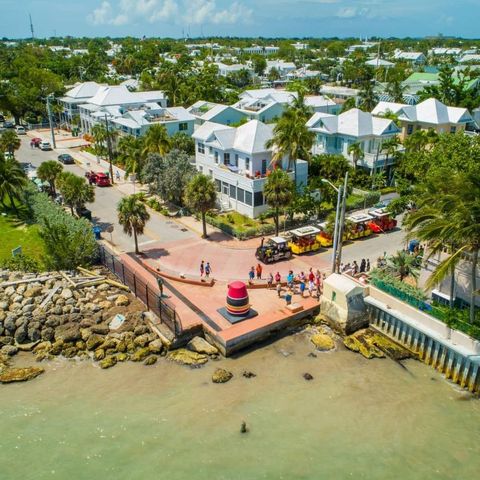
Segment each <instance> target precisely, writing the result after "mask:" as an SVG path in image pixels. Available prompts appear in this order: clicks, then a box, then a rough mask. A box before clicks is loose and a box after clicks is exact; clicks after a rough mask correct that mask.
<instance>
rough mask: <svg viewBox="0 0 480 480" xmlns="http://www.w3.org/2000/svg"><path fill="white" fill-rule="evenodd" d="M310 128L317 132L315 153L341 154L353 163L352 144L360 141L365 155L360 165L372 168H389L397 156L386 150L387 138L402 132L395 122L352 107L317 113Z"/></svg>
mask: <svg viewBox="0 0 480 480" xmlns="http://www.w3.org/2000/svg"><path fill="white" fill-rule="evenodd" d="M307 127H308V128H309V130H311V131H312V132H315V134H316V140H315V145H314V147H313V153H314V154H323V153H330V154H339V155H343V156H344V157H345V158H347V159H348V160H350V161H351V162H352V163H353V160H354V159H353V155H352V154H350V153H349V151H348V150H349V147H350V146H351V145H353V144H360V146H361V148H362V152H363V158H360V159H358V163H357V166H359V167H363V168H366V169H368V170H369V171H371V170H377V169H378V168H384V169H386V168H388V167H391V165H392V164H393V161H394V159H393V158H391V157H390V158H388V161H387V155H386V153H385V152H384V151H383V150H382V145H383V143H384V142H385V141H386V140H389V139H391V138H392V137H394V136H395V135H397V134H399V133H400V129H399V128H398V127H397V126H396V125H395V122H393V121H392V120H389V119H385V118H378V117H374V116H373V115H372V114H371V113H367V112H363V111H362V110H359V109H358V108H352V109H351V110H348V111H347V112H344V113H341V114H340V115H331V114H327V113H315V114H314V115H313V116H312V117H311V118H310V119H309V120H308V122H307Z"/></svg>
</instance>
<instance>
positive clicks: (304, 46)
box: [290, 42, 309, 50]
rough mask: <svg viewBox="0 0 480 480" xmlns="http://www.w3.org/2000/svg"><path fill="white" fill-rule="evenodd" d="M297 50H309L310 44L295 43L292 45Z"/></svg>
mask: <svg viewBox="0 0 480 480" xmlns="http://www.w3.org/2000/svg"><path fill="white" fill-rule="evenodd" d="M290 45H291V46H292V47H293V48H294V49H295V50H307V49H308V46H309V45H308V43H300V42H295V43H291V44H290Z"/></svg>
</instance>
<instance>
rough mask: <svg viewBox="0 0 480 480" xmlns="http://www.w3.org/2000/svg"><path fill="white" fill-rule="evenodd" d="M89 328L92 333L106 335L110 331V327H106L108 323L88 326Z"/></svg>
mask: <svg viewBox="0 0 480 480" xmlns="http://www.w3.org/2000/svg"><path fill="white" fill-rule="evenodd" d="M90 330H91V331H92V332H93V333H98V334H99V335H108V333H109V332H110V329H109V328H108V325H102V324H99V325H92V326H91V327H90Z"/></svg>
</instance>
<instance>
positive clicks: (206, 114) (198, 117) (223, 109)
mask: <svg viewBox="0 0 480 480" xmlns="http://www.w3.org/2000/svg"><path fill="white" fill-rule="evenodd" d="M187 111H188V113H190V114H191V115H193V116H194V117H195V126H200V125H203V124H204V123H205V122H213V123H219V124H221V125H232V124H236V123H239V122H241V121H242V120H244V119H247V118H248V117H247V115H246V114H245V113H244V112H241V111H240V110H238V109H236V108H234V107H231V106H229V105H222V104H220V103H212V102H205V101H203V100H199V101H198V102H195V103H194V104H193V105H192V106H191V107H189V108H187Z"/></svg>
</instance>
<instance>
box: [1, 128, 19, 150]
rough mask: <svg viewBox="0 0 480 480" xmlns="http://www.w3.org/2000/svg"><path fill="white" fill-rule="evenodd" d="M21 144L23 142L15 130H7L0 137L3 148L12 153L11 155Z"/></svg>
mask: <svg viewBox="0 0 480 480" xmlns="http://www.w3.org/2000/svg"><path fill="white" fill-rule="evenodd" d="M21 144H22V142H21V141H20V138H18V135H17V133H16V132H15V131H14V130H5V132H3V133H2V136H1V137H0V145H1V147H2V150H3V151H5V152H8V153H10V154H11V155H14V154H15V150H18V149H19V148H20V145H21Z"/></svg>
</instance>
